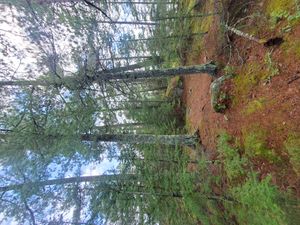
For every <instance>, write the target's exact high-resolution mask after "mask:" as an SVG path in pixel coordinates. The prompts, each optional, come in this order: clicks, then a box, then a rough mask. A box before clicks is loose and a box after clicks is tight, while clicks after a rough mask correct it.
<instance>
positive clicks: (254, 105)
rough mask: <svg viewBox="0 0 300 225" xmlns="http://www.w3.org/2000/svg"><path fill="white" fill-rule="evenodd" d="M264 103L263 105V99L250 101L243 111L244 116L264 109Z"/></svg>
mask: <svg viewBox="0 0 300 225" xmlns="http://www.w3.org/2000/svg"><path fill="white" fill-rule="evenodd" d="M264 103H265V99H264V98H260V99H257V100H253V101H251V102H249V103H248V105H247V106H246V108H245V110H244V113H245V114H246V115H250V114H252V113H255V112H257V111H261V110H263V109H264V107H265V105H264Z"/></svg>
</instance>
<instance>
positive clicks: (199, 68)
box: [0, 64, 217, 89]
mask: <svg viewBox="0 0 300 225" xmlns="http://www.w3.org/2000/svg"><path fill="white" fill-rule="evenodd" d="M216 69H217V67H216V66H215V65H214V64H204V65H196V66H189V67H178V68H172V69H160V70H149V71H135V72H117V73H105V72H97V73H96V74H95V75H92V76H87V77H83V76H80V75H79V76H78V77H71V76H70V77H64V78H61V79H54V80H47V79H40V80H11V81H0V86H2V87H3V86H51V85H54V86H65V87H71V88H75V89H76V87H77V88H80V87H81V86H82V85H83V86H85V85H86V84H91V83H93V82H101V81H113V80H129V81H130V80H136V79H144V78H160V77H170V76H177V75H189V74H199V73H201V74H202V73H207V74H209V75H215V73H216Z"/></svg>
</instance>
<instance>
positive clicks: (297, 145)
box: [284, 134, 300, 176]
mask: <svg viewBox="0 0 300 225" xmlns="http://www.w3.org/2000/svg"><path fill="white" fill-rule="evenodd" d="M284 146H285V149H286V150H287V152H288V153H289V156H290V162H291V164H292V166H293V169H294V171H295V172H296V174H297V175H298V176H300V134H290V135H289V137H288V138H287V140H286V141H285V143H284Z"/></svg>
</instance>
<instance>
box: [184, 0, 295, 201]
mask: <svg viewBox="0 0 300 225" xmlns="http://www.w3.org/2000/svg"><path fill="white" fill-rule="evenodd" d="M292 1H293V2H294V0H292ZM216 2H217V1H206V3H205V5H204V6H202V8H201V10H202V11H211V10H212V9H213V10H216V11H219V10H223V11H225V14H222V15H219V16H214V17H213V18H212V19H203V20H202V21H201V22H199V23H202V25H203V23H205V24H206V25H205V27H207V28H208V33H207V35H206V36H205V37H204V39H203V40H201V41H200V40H196V41H197V42H196V41H195V40H193V41H192V42H191V47H190V48H189V50H187V54H186V59H185V60H186V63H185V64H186V65H191V64H202V63H207V62H210V61H214V62H216V63H217V65H218V66H219V67H221V68H223V69H221V70H220V71H219V74H218V76H221V75H224V74H226V73H234V74H235V76H234V78H232V79H230V80H228V81H227V82H226V83H225V85H223V87H222V91H223V92H224V94H225V95H226V96H228V100H227V102H226V109H225V110H224V112H222V113H216V112H215V111H214V109H213V108H212V106H211V95H210V85H211V83H212V81H213V78H211V77H210V76H207V75H204V76H197V75H193V76H186V77H185V78H184V80H183V86H184V94H183V97H182V98H183V101H184V104H185V106H186V125H187V128H188V130H189V131H190V133H194V132H195V131H196V130H199V135H200V138H201V142H202V144H203V145H204V147H205V149H206V155H207V156H208V158H209V159H210V160H216V159H217V155H218V153H217V141H218V137H219V135H220V133H221V132H226V133H228V134H229V135H231V136H232V137H233V138H234V140H235V141H234V145H235V146H236V147H238V148H240V149H242V151H241V152H242V153H241V154H248V156H249V155H251V157H249V158H250V160H251V162H252V163H253V165H254V170H255V171H256V172H258V174H259V177H260V178H261V179H262V178H264V177H266V176H267V175H269V174H271V175H272V183H273V184H276V185H277V186H278V187H279V189H280V190H287V189H291V190H293V192H294V193H295V194H296V195H297V196H298V197H300V168H299V150H300V39H299V37H300V15H299V11H296V9H295V8H294V7H291V5H292V4H289V2H291V1H284V3H283V4H282V3H280V0H279V1H277V0H275V1H274V0H273V1H272V2H273V3H270V1H268V0H263V1H251V2H249V1H231V2H233V3H232V4H229V2H230V1H223V2H222V3H220V2H217V3H216ZM272 7H273V8H272ZM296 12H298V14H296ZM276 13H277V14H276ZM224 18H226V20H227V21H226V22H227V24H229V25H230V26H233V27H235V28H237V29H240V30H242V31H243V32H245V33H248V34H251V35H254V36H255V37H258V38H260V39H266V40H268V39H270V38H274V37H280V38H283V43H279V45H274V46H269V47H266V46H265V45H263V44H259V43H256V42H254V41H251V40H249V39H247V38H245V37H241V36H237V35H235V34H233V33H230V32H225V30H224V29H223V28H222V24H221V22H224ZM202 25H201V24H197V23H194V24H193V26H202ZM192 29H194V28H193V27H192ZM197 48H198V49H199V50H197ZM249 151H252V152H251V153H249Z"/></svg>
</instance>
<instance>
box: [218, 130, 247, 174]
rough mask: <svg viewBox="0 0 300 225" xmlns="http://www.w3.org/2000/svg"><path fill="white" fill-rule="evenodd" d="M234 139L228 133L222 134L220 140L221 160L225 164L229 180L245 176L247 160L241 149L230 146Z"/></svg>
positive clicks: (219, 151)
mask: <svg viewBox="0 0 300 225" xmlns="http://www.w3.org/2000/svg"><path fill="white" fill-rule="evenodd" d="M232 141H233V139H232V137H230V136H229V135H228V134H226V133H222V134H221V135H220V137H219V139H218V153H219V159H220V160H222V162H223V164H224V170H225V173H226V175H227V177H228V179H229V180H234V179H236V178H239V177H241V176H243V175H245V171H244V167H245V166H246V165H247V159H246V158H244V157H241V155H240V152H239V149H238V148H236V147H234V146H233V144H230V142H232Z"/></svg>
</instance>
